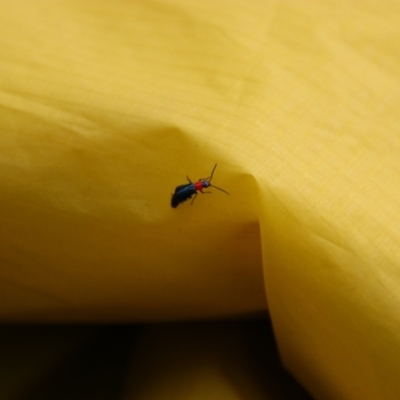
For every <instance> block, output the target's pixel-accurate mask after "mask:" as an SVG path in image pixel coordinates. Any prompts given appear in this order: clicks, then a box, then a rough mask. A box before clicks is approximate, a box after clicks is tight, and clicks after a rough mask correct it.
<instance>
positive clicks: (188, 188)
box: [171, 164, 229, 208]
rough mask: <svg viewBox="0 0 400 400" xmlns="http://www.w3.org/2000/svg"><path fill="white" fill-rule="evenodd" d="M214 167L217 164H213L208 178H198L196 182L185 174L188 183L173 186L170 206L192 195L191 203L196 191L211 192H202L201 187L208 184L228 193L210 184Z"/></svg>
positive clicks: (174, 205) (205, 186) (174, 206)
mask: <svg viewBox="0 0 400 400" xmlns="http://www.w3.org/2000/svg"><path fill="white" fill-rule="evenodd" d="M215 168H217V164H215V165H214V168H213V170H212V171H211V175H210V176H209V177H208V178H204V179H202V178H200V179H199V180H198V181H197V182H195V183H193V182H192V181H191V180H190V179H189V177H188V176H187V180H188V181H189V183H186V184H185V185H179V186H177V187H176V188H175V193H174V194H173V195H172V199H171V207H173V208H176V207H178V206H179V204H181V203H183V202H185V201H186V200H189V199H191V198H192V196H193V195H194V197H193V200H192V202H191V203H190V204H193V202H194V200H195V198H196V197H197V194H198V193H197V192H201V193H202V194H205V193H211V192H203V189H205V188H208V187H210V186H212V187H214V188H216V189H218V190H220V191H221V192H224V193H226V194H227V195H229V193H228V192H227V191H226V190H224V189H221V188H219V187H218V186H214V185H211V179H212V178H213V175H214V171H215Z"/></svg>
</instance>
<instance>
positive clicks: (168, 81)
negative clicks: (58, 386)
mask: <svg viewBox="0 0 400 400" xmlns="http://www.w3.org/2000/svg"><path fill="white" fill-rule="evenodd" d="M399 26H400V4H399V3H398V2H394V1H390V0H383V1H375V0H366V1H363V2H361V1H352V2H348V1H344V0H339V1H337V0H336V1H329V0H323V1H320V2H313V1H308V0H306V1H302V2H298V1H294V0H291V1H283V0H282V1H269V2H267V1H252V2H247V1H243V0H237V1H228V0H227V1H222V0H218V1H211V0H210V1H208V0H207V1H204V0H203V1H190V2H186V1H182V0H176V1H140V2H130V1H123V0H119V1H115V2H109V1H97V2H80V1H59V2H53V1H50V0H48V1H45V0H39V1H36V2H28V1H13V2H7V1H2V2H0V113H1V114H0V209H1V228H0V235H1V240H0V256H1V264H0V318H1V319H2V320H3V321H25V322H26V321H29V322H32V321H33V322H36V321H64V322H65V321H67V322H71V321H72V322H74V321H99V322H110V321H129V322H132V321H133V322H147V321H171V320H188V319H193V320H197V319H202V318H222V317H242V316H258V315H263V314H264V313H266V312H268V313H269V314H270V316H271V319H272V323H273V326H274V331H275V335H276V339H277V342H278V347H279V350H280V354H281V356H282V360H283V362H284V364H285V366H286V367H287V368H288V369H289V370H290V371H291V373H292V374H293V375H294V376H295V377H296V378H297V379H298V380H299V381H300V382H301V383H302V384H303V385H304V386H305V387H306V388H307V389H308V390H309V391H310V393H311V394H313V395H314V396H315V397H316V398H320V399H360V398H363V399H382V398H384V399H397V398H399V397H400V385H399V384H398V375H399V371H400V361H399V360H400V337H399V336H400V333H399V332H400V330H399V323H400V317H399V310H400V304H399V297H400V291H399V289H400V288H399V278H400V272H399V267H400V230H399V222H398V220H399V214H400V213H399V211H400V177H399V172H400V157H399V154H400V136H399V135H400V114H399V110H398V108H399V100H400V44H399V43H400V30H399ZM215 163H218V167H217V169H216V171H215V175H214V178H213V183H215V184H216V185H217V186H220V187H222V188H224V189H225V190H227V191H229V193H230V196H229V197H228V196H226V195H225V194H224V193H222V192H219V191H217V190H214V191H213V194H212V195H207V196H202V195H201V194H200V195H199V196H198V197H197V199H196V201H195V203H194V204H193V206H190V204H189V203H185V204H184V205H182V206H179V207H178V208H177V209H172V208H171V207H170V204H169V203H170V198H171V197H170V196H171V193H172V192H173V190H174V188H175V187H176V186H177V185H179V184H184V183H185V182H186V175H189V176H190V178H191V179H192V180H197V179H198V178H200V177H206V176H209V174H210V172H211V170H212V167H213V166H214V164H215ZM176 398H178V397H176ZM226 398H230V397H229V394H227V397H226Z"/></svg>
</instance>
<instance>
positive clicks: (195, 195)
mask: <svg viewBox="0 0 400 400" xmlns="http://www.w3.org/2000/svg"><path fill="white" fill-rule="evenodd" d="M196 197H197V192H196V193H195V194H194V197H193V200H192V202H191V203H190V205H192V204H193V202H194V199H195V198H196Z"/></svg>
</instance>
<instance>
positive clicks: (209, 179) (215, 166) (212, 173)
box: [208, 164, 217, 182]
mask: <svg viewBox="0 0 400 400" xmlns="http://www.w3.org/2000/svg"><path fill="white" fill-rule="evenodd" d="M215 168H217V164H215V165H214V168H213V170H212V171H211V176H210V177H209V178H208V182H211V179H212V177H213V175H214V171H215Z"/></svg>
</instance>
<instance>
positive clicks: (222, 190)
mask: <svg viewBox="0 0 400 400" xmlns="http://www.w3.org/2000/svg"><path fill="white" fill-rule="evenodd" d="M210 186H212V187H214V188H215V189H218V190H220V191H221V192H224V193H226V194H227V195H229V193H228V192H227V191H226V190H224V189H221V188H219V187H218V186H214V185H211V183H210Z"/></svg>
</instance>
